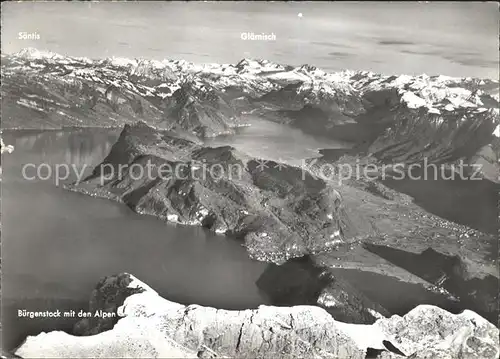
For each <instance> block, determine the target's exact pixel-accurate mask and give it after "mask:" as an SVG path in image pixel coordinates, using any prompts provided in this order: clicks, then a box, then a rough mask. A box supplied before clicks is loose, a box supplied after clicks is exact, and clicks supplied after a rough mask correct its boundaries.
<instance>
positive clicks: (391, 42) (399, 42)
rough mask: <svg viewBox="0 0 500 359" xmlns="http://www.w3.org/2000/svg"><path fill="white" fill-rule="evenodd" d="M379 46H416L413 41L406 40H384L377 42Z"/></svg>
mask: <svg viewBox="0 0 500 359" xmlns="http://www.w3.org/2000/svg"><path fill="white" fill-rule="evenodd" d="M378 44H379V45H383V46H392V45H417V44H416V43H415V42H413V41H407V40H391V39H386V40H379V41H378Z"/></svg>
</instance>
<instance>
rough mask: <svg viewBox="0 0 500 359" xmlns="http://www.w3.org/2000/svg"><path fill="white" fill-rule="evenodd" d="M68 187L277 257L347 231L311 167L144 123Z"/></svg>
mask: <svg viewBox="0 0 500 359" xmlns="http://www.w3.org/2000/svg"><path fill="white" fill-rule="evenodd" d="M134 168H136V169H137V170H136V171H135V172H134ZM141 171H142V174H141ZM72 188H73V189H75V190H78V191H81V192H85V193H89V194H91V195H98V196H104V197H107V198H113V199H116V200H119V201H121V202H123V203H125V204H127V205H128V206H129V207H131V208H132V209H133V210H135V211H136V212H138V213H141V214H149V215H154V216H157V217H159V218H162V219H164V220H167V221H170V222H175V223H181V224H191V225H201V226H204V227H206V228H208V229H210V230H212V231H214V232H217V233H225V234H227V235H231V236H234V237H238V238H242V239H243V240H244V241H245V245H246V247H247V250H248V252H249V254H250V256H251V257H252V258H256V259H260V260H265V261H272V262H275V263H283V262H284V261H286V260H287V259H289V258H294V257H300V256H303V255H305V254H310V253H316V252H320V251H325V250H329V249H331V248H333V247H334V246H335V245H337V244H339V243H342V242H344V241H345V240H346V238H348V236H349V235H350V234H351V233H352V231H353V228H352V227H351V225H350V221H349V218H348V216H347V215H346V214H345V211H344V208H343V206H342V198H341V196H340V194H339V193H338V192H337V191H335V190H332V188H331V187H329V186H328V185H326V182H325V181H323V180H321V179H318V178H316V177H315V176H313V175H311V174H310V173H308V172H305V171H302V170H301V169H300V168H298V167H293V166H290V165H285V164H281V163H276V162H273V161H264V160H259V159H255V158H250V157H248V156H246V155H244V154H242V153H240V152H238V151H237V150H235V149H234V148H232V147H230V146H223V147H216V148H212V147H204V146H201V145H199V143H197V142H194V141H191V140H188V139H185V138H182V137H179V136H178V135H176V134H174V133H172V132H164V131H157V130H155V129H153V128H151V127H148V126H147V125H146V124H144V123H139V124H136V125H135V126H126V127H125V128H124V130H123V132H122V134H121V136H120V138H119V140H118V141H117V143H116V144H115V145H114V146H113V148H112V149H111V151H110V154H109V155H108V156H107V157H106V159H105V160H104V161H103V163H102V164H100V165H99V166H97V167H96V168H95V170H94V172H93V174H92V175H91V176H90V177H89V178H87V179H85V180H84V181H83V182H82V183H78V184H76V185H75V186H73V187H72Z"/></svg>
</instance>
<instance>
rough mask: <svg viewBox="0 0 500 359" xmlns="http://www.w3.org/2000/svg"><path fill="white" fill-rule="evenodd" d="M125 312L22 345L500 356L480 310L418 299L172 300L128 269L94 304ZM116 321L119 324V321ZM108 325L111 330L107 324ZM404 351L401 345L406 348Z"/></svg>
mask: <svg viewBox="0 0 500 359" xmlns="http://www.w3.org/2000/svg"><path fill="white" fill-rule="evenodd" d="M113 308H114V311H115V312H116V313H117V315H118V317H119V320H117V321H116V319H114V320H112V322H110V319H109V318H106V319H104V318H102V317H99V318H92V319H91V320H86V321H85V320H84V321H85V322H83V323H80V324H79V328H80V330H82V328H83V329H84V333H80V334H89V333H91V332H93V330H94V329H95V328H100V329H99V330H97V332H98V334H95V335H88V336H73V335H70V334H67V333H64V332H60V331H55V332H50V333H42V334H39V335H37V336H30V337H28V338H27V339H26V341H25V342H24V343H23V344H22V345H21V346H20V347H19V348H18V349H17V351H16V354H17V355H19V356H21V357H24V358H31V357H37V358H125V357H128V358H197V357H198V358H213V357H232V358H234V357H238V358H264V357H273V358H296V357H300V358H365V355H366V351H367V349H368V348H373V349H384V348H391V351H383V352H382V356H383V357H387V358H397V357H401V356H399V354H396V353H397V352H400V350H401V352H403V353H404V354H406V355H410V356H411V357H413V358H497V357H498V352H499V343H498V329H497V328H496V327H495V326H494V325H493V324H491V323H489V322H488V321H486V320H485V319H483V318H482V317H480V316H479V315H477V314H475V313H473V312H470V311H465V312H463V313H462V314H459V315H453V314H451V313H448V312H446V311H444V310H442V309H439V308H437V307H434V306H429V305H422V306H418V307H417V308H415V309H414V310H412V311H411V312H409V313H408V314H406V315H405V316H404V317H399V316H393V317H391V318H384V319H380V320H378V321H377V322H376V323H375V324H373V325H358V324H347V323H341V322H338V321H335V320H334V319H333V318H332V317H331V316H330V315H329V314H328V313H327V312H326V311H324V310H323V309H321V308H319V307H314V306H295V307H271V306H260V307H259V308H258V309H253V310H243V311H228V310H217V309H214V308H208V307H202V306H199V305H190V306H184V305H181V304H177V303H173V302H170V301H168V300H166V299H164V298H162V297H160V296H159V295H158V293H156V292H155V291H154V290H153V289H151V288H149V287H148V286H147V285H145V284H143V283H142V282H141V281H139V280H137V279H136V278H135V277H133V276H131V275H129V274H121V275H117V276H111V277H107V278H105V279H103V280H102V281H101V282H100V283H99V284H98V286H97V287H96V290H94V292H93V295H92V297H91V301H90V308H89V309H90V310H91V311H93V310H96V309H106V310H108V311H109V310H113ZM115 322H116V324H115ZM106 327H108V330H106V329H105V328H106ZM401 352H400V353H401Z"/></svg>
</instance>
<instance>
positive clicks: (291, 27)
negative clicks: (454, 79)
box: [1, 1, 499, 79]
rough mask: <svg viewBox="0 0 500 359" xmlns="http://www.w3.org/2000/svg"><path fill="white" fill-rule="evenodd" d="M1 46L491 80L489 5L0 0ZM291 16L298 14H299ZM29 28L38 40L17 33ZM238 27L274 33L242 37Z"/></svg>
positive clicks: (493, 36) (495, 12)
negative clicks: (264, 36) (256, 61)
mask: <svg viewBox="0 0 500 359" xmlns="http://www.w3.org/2000/svg"><path fill="white" fill-rule="evenodd" d="M1 6H2V12H1V19H2V33H1V36H2V43H1V49H2V53H13V52H17V51H19V50H21V49H23V48H25V47H35V48H37V49H40V50H50V51H54V52H57V53H60V54H63V55H70V56H85V57H89V58H105V57H112V56H116V57H129V58H151V59H158V60H161V59H165V58H168V59H184V60H187V61H193V62H198V63H207V62H217V63H236V62H238V61H239V60H241V59H242V58H263V59H267V60H271V61H275V62H279V63H283V64H289V65H301V64H305V63H307V64H310V65H315V66H317V67H319V68H322V69H324V70H327V71H339V70H343V69H351V70H368V71H374V72H380V73H384V74H422V73H426V74H428V75H436V74H443V75H449V76H460V77H467V76H472V77H480V78H493V79H498V77H499V43H498V41H499V28H498V26H499V25H498V20H499V8H498V4H497V3H495V2H490V3H487V2H484V3H480V2H476V3H472V2H469V3H467V2H430V3H426V2H300V3H299V2H152V1H151V2H150V1H141V2H73V1H72V2H7V3H6V2H3V3H2V5H1ZM298 14H302V16H299V15H298ZM20 32H26V33H34V32H36V33H37V34H38V35H39V36H40V39H38V40H24V39H19V33H20ZM242 33H254V34H274V35H275V37H276V39H275V40H273V41H250V40H243V39H242V38H241V34H242Z"/></svg>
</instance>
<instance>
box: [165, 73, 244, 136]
mask: <svg viewBox="0 0 500 359" xmlns="http://www.w3.org/2000/svg"><path fill="white" fill-rule="evenodd" d="M221 95H222V93H219V92H218V91H217V90H216V89H215V88H213V87H212V86H210V85H209V84H208V83H205V82H200V81H195V80H191V81H186V82H184V83H183V84H182V85H181V87H180V88H179V89H178V90H176V91H175V92H174V93H173V94H172V96H171V97H170V98H169V99H168V101H167V102H168V104H167V105H166V110H165V118H166V119H165V120H164V121H162V122H161V123H160V124H159V125H160V126H161V127H163V128H172V127H174V128H176V127H179V128H182V129H184V130H186V131H189V132H192V133H195V134H197V135H198V136H200V137H214V136H218V135H227V134H232V133H234V128H235V127H239V126H241V125H243V124H239V123H238V113H237V112H236V110H235V109H234V108H232V106H231V105H230V104H229V103H227V102H226V101H225V100H224V99H223V98H222V96H221Z"/></svg>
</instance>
